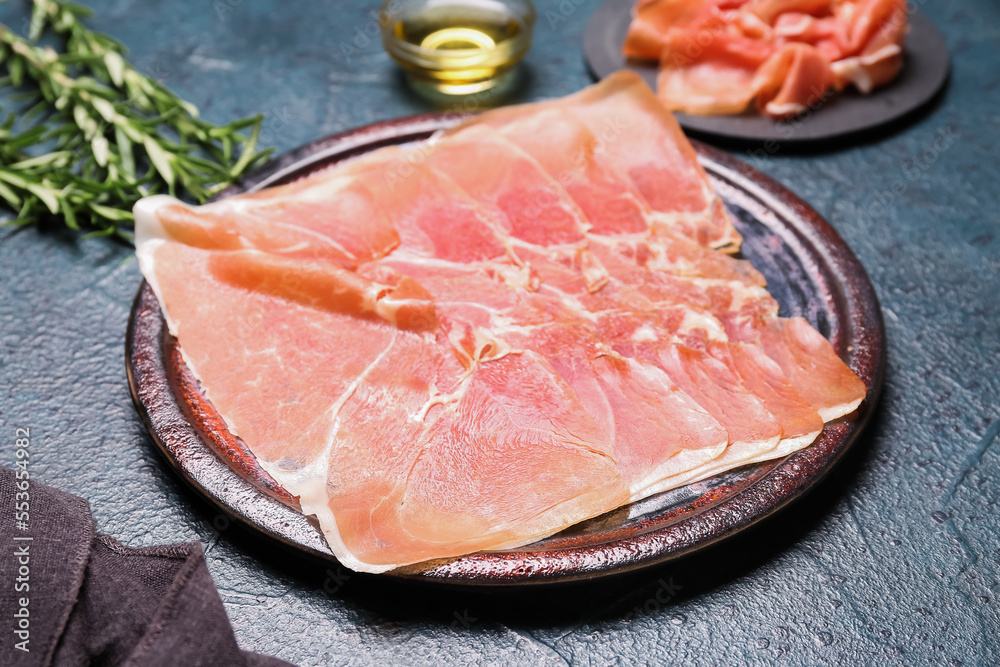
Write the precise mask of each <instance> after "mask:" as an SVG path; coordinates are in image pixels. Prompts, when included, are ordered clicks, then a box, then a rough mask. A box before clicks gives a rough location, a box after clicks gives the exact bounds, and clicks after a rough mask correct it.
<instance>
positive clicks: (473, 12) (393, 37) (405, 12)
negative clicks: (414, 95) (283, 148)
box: [383, 0, 534, 95]
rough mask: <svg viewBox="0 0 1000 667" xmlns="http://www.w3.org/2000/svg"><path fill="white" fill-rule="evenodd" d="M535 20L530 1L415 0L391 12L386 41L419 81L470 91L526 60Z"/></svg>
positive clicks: (480, 88) (490, 83)
mask: <svg viewBox="0 0 1000 667" xmlns="http://www.w3.org/2000/svg"><path fill="white" fill-rule="evenodd" d="M525 10H527V11H525ZM533 24H534V10H533V9H532V8H531V5H530V3H528V2H503V1H501V0H437V1H435V0H430V1H428V2H411V3H409V4H404V5H403V6H402V7H400V8H399V11H398V13H397V14H396V15H395V16H393V17H392V20H391V22H390V23H389V24H388V25H387V26H386V27H385V31H384V33H383V41H384V43H385V47H386V50H387V51H388V52H389V55H391V56H392V58H393V59H394V60H395V61H396V62H397V63H399V64H400V65H401V66H402V67H403V68H404V69H405V70H406V71H407V73H408V74H409V76H410V78H411V80H412V81H414V82H415V83H417V84H418V85H426V86H429V87H431V88H432V89H434V90H437V91H439V92H442V93H445V94H449V95H467V94H471V93H477V92H480V91H483V90H487V89H489V88H492V87H493V86H495V85H496V84H497V83H498V82H500V81H501V79H502V78H503V77H504V75H505V74H507V73H508V72H509V71H510V70H511V69H512V68H513V67H514V65H516V64H517V62H518V61H520V60H521V58H522V57H523V56H524V54H525V53H526V52H527V50H528V47H529V46H530V45H531V29H532V27H533Z"/></svg>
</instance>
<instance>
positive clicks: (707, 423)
mask: <svg viewBox="0 0 1000 667" xmlns="http://www.w3.org/2000/svg"><path fill="white" fill-rule="evenodd" d="M135 213H136V252H137V255H138V257H139V261H140V266H141V268H142V271H143V274H144V276H145V277H146V279H147V280H148V282H149V284H150V285H151V286H152V288H153V290H154V291H155V293H156V296H157V298H158V300H159V303H160V305H161V308H162V311H163V313H164V316H165V318H166V321H167V324H168V327H169V330H170V332H171V333H172V334H173V335H174V336H176V337H177V339H178V342H179V344H180V348H181V350H182V352H183V355H184V359H185V361H186V363H187V364H188V366H189V367H190V368H191V370H192V372H193V373H194V374H195V375H196V377H197V378H198V379H199V381H200V383H201V387H202V390H203V391H204V393H205V395H206V397H207V398H208V399H209V400H210V401H211V402H212V404H213V405H214V407H215V408H216V409H217V410H218V412H219V413H220V414H221V415H222V416H223V418H224V419H225V421H226V423H227V425H228V426H229V428H230V429H231V430H232V432H233V433H234V434H236V435H238V436H239V437H240V438H242V439H243V441H244V442H245V443H246V444H247V446H248V447H249V448H250V449H251V451H252V452H253V453H254V455H255V456H256V457H257V458H258V460H259V461H260V463H261V465H262V466H263V467H264V468H265V469H266V470H267V471H268V472H269V473H270V474H271V475H272V476H273V477H274V478H275V479H276V480H277V481H278V482H279V483H280V484H282V485H283V486H284V487H285V488H286V489H287V490H288V491H289V492H291V493H292V494H294V495H296V496H298V498H299V502H300V505H301V507H302V511H303V512H304V513H306V514H308V515H314V516H315V517H317V519H318V522H319V525H320V527H321V528H322V530H323V533H324V535H325V536H326V539H327V541H328V542H329V544H330V547H331V549H332V550H333V552H334V553H335V554H336V556H337V557H338V559H340V560H341V562H343V563H344V564H345V565H346V566H348V567H351V568H353V569H356V570H361V571H366V572H384V571H387V570H391V569H393V568H397V567H400V566H404V565H409V564H414V563H420V562H423V561H428V560H433V559H440V558H449V557H455V556H460V555H462V554H466V553H470V552H475V551H481V550H495V549H504V548H511V547H516V546H520V545H524V544H528V543H530V542H533V541H536V540H538V539H540V538H543V537H545V536H548V535H551V534H554V533H556V532H558V531H560V530H562V529H564V528H566V527H568V526H570V525H572V524H574V523H577V522H580V521H583V520H585V519H587V518H590V517H594V516H597V515H600V514H602V513H604V512H607V511H609V510H612V509H614V508H616V507H619V506H621V505H623V504H625V503H628V502H630V501H635V500H638V499H641V498H644V497H647V496H649V495H651V494H654V493H658V492H661V491H664V490H666V489H670V488H673V487H676V486H680V485H683V484H686V483H689V482H692V481H695V480H699V479H703V478H705V477H707V476H710V475H713V474H716V473H718V472H721V471H723V470H727V469H730V468H733V467H737V466H741V465H745V464H747V463H751V462H756V461H763V460H767V459H769V458H775V457H781V456H785V455H787V454H789V453H790V452H792V451H795V450H796V449H799V448H801V447H805V446H806V445H808V444H809V443H810V442H812V441H813V440H814V439H815V438H816V436H817V435H818V434H819V433H820V431H821V430H822V428H823V423H824V421H829V420H831V419H835V418H837V417H840V416H843V415H846V414H848V413H850V412H851V411H853V410H854V409H855V408H856V407H857V406H858V404H859V403H860V402H861V400H862V399H863V398H864V395H865V387H864V385H863V384H862V383H861V381H860V380H859V379H858V378H857V377H856V376H855V375H854V374H853V373H852V372H851V371H850V369H848V368H847V366H846V365H845V364H844V363H843V362H842V361H841V360H840V358H839V357H838V356H837V354H836V353H835V352H834V350H833V349H832V347H831V346H830V344H829V343H828V342H827V341H826V340H825V339H824V338H823V337H822V336H821V335H820V334H818V333H817V332H816V331H815V330H814V329H813V328H812V327H811V326H809V324H808V323H806V322H805V321H804V320H801V319H783V318H780V317H778V315H777V312H778V307H777V304H776V303H775V302H774V300H773V299H772V298H771V296H770V295H769V294H768V293H767V290H766V289H765V281H764V279H763V277H762V276H761V275H760V273H758V272H757V271H756V270H754V268H753V267H752V266H751V265H750V264H749V262H747V261H745V260H741V259H736V258H734V257H732V256H731V255H730V254H727V253H732V252H733V251H735V250H736V249H737V248H738V246H739V234H738V233H737V232H736V230H735V228H734V227H733V224H732V220H731V219H730V217H729V215H728V214H727V213H726V211H725V208H724V206H723V205H722V202H721V200H720V199H719V198H718V196H717V195H716V194H715V193H714V191H713V190H712V188H711V186H710V184H709V182H708V179H707V176H706V175H705V172H704V171H703V170H702V168H701V167H700V166H699V165H698V162H697V160H696V157H695V154H694V151H693V150H692V148H691V145H690V144H689V143H688V142H687V140H686V139H685V137H684V136H683V134H682V133H681V132H680V130H679V128H678V127H677V124H676V122H675V121H674V120H673V118H672V117H671V115H670V114H669V113H668V112H666V111H665V110H664V109H663V108H662V106H660V105H659V103H658V102H657V100H656V97H655V95H654V94H653V93H652V92H651V91H650V90H649V89H648V88H646V87H645V85H644V84H643V83H642V82H641V81H640V80H639V79H638V78H637V77H636V76H635V75H631V74H628V73H622V74H618V75H615V76H612V77H610V78H609V79H607V80H606V81H604V82H602V83H599V84H597V85H595V86H592V87H590V88H588V89H586V90H584V91H581V92H580V93H577V94H575V95H571V96H569V97H567V98H563V99H560V100H553V101H549V102H543V103H539V104H536V105H526V106H521V107H510V108H507V109H502V110H497V111H493V112H489V113H485V114H482V115H480V116H477V117H473V118H472V119H471V120H469V121H467V122H465V123H463V124H462V125H460V126H458V127H456V128H454V129H452V130H450V131H448V132H446V133H445V134H444V135H443V136H440V137H436V138H435V139H433V140H431V141H430V142H426V143H424V144H423V145H421V146H419V147H417V148H414V147H409V148H408V147H389V148H383V149H379V150H376V151H374V152H371V153H369V154H367V155H365V156H363V157H360V158H356V159H352V160H349V161H347V162H345V163H342V164H338V165H334V166H332V167H329V168H326V169H324V170H322V171H320V172H316V173H314V174H312V175H310V176H308V177H306V178H303V179H301V180H298V181H296V182H293V183H291V184H289V185H284V186H280V187H275V188H270V189H267V190H263V191H260V192H256V193H252V194H246V195H239V196H235V197H230V198H228V199H224V200H221V201H218V202H215V203H211V204H207V205H205V206H199V207H191V206H187V205H184V204H182V203H180V202H178V201H177V200H174V199H171V198H169V197H164V196H157V197H150V198H147V199H144V200H142V201H141V202H139V203H138V204H137V205H136V209H135Z"/></svg>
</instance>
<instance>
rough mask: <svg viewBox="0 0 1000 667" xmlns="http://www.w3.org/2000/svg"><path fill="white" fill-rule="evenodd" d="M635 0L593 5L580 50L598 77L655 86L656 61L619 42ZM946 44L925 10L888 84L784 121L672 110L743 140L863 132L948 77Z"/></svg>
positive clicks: (751, 114) (696, 127) (904, 112)
mask: <svg viewBox="0 0 1000 667" xmlns="http://www.w3.org/2000/svg"><path fill="white" fill-rule="evenodd" d="M633 5H635V0H607V2H605V3H604V4H602V5H601V6H600V7H598V8H597V11H596V12H594V15H593V16H592V17H591V19H590V22H589V23H588V24H587V31H586V32H585V33H584V38H583V53H584V57H585V59H586V61H587V65H588V67H589V68H590V71H591V73H592V74H593V75H594V76H595V77H597V78H598V79H603V78H604V77H606V76H608V75H609V74H612V73H614V72H617V71H618V70H620V69H625V68H628V69H631V70H634V71H636V72H638V73H639V74H641V75H642V77H643V79H645V80H646V83H648V84H649V86H650V87H651V88H652V89H653V90H656V74H657V65H656V63H655V62H651V61H639V60H629V59H627V58H625V56H624V55H622V48H621V47H622V44H623V43H624V42H625V35H626V33H627V32H628V26H629V22H630V21H631V18H632V17H631V11H632V6H633ZM948 68H949V65H948V47H947V45H946V44H945V41H944V36H943V35H942V34H941V32H940V31H939V30H938V29H937V27H935V25H934V23H933V22H932V21H931V20H930V18H929V17H928V16H927V14H926V13H925V12H923V11H919V10H918V11H916V12H914V13H913V14H912V15H911V17H910V32H909V34H908V35H907V36H906V48H905V62H904V64H903V70H902V71H901V72H900V73H899V76H897V77H896V79H895V80H894V81H892V82H891V83H890V84H888V85H886V86H884V87H881V88H877V89H876V90H875V91H873V92H872V94H870V95H862V94H861V93H859V92H858V91H856V90H855V89H854V88H848V89H846V90H844V91H842V92H841V93H838V94H836V95H834V96H833V97H831V98H830V99H829V100H827V101H826V102H824V103H823V104H822V105H821V106H820V107H819V108H817V109H816V110H815V111H811V112H806V114H804V115H802V116H800V117H798V118H793V119H790V120H785V121H778V122H776V121H773V120H771V119H770V118H766V117H764V116H761V115H760V114H758V113H756V111H755V110H754V109H750V110H748V111H746V112H745V113H743V114H740V115H737V116H692V115H688V114H682V113H679V114H676V116H677V120H678V121H679V122H680V124H681V125H682V126H683V127H684V129H685V130H688V131H695V132H700V133H703V134H706V135H714V136H718V137H724V138H727V139H738V140H745V141H758V142H764V141H771V142H789V143H804V142H817V141H825V140H830V139H834V138H837V137H844V136H847V135H852V134H858V133H862V132H864V131H866V130H872V129H874V128H878V127H881V126H884V125H887V124H889V123H892V122H893V121H898V120H900V119H903V118H905V117H907V116H909V115H910V114H912V113H914V112H916V111H918V110H919V109H921V108H922V107H924V106H926V105H927V104H928V103H929V102H931V100H933V99H934V96H935V95H936V94H937V93H938V92H939V91H940V90H941V88H942V87H943V86H944V85H945V83H946V82H947V80H948Z"/></svg>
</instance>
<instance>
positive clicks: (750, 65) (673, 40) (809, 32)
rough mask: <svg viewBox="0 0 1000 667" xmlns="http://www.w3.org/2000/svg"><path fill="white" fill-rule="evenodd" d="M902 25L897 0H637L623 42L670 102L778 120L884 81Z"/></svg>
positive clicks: (897, 65) (898, 63)
mask: <svg viewBox="0 0 1000 667" xmlns="http://www.w3.org/2000/svg"><path fill="white" fill-rule="evenodd" d="M907 23H908V21H907V7H906V3H905V2H904V0H749V1H743V0H732V1H729V0H639V2H638V3H637V4H636V5H635V7H634V9H633V19H632V23H631V25H630V27H629V31H628V35H627V36H626V39H625V43H624V45H623V47H622V50H623V53H624V54H625V55H626V56H628V57H633V58H644V59H647V60H656V61H659V64H660V71H659V75H658V84H657V88H658V94H659V96H660V98H661V99H662V100H663V102H664V104H665V105H666V106H667V108H669V109H671V110H675V111H683V112H685V113H690V114H703V115H713V114H739V113H742V112H743V111H744V110H746V109H747V108H748V107H750V105H751V103H754V102H755V104H756V107H757V108H758V109H759V110H760V112H761V113H763V114H764V115H766V116H769V117H771V118H774V119H782V118H789V117H792V116H796V115H799V114H801V113H803V112H805V111H806V110H807V109H809V108H814V107H815V105H817V104H819V103H821V101H822V100H824V99H825V98H826V96H827V95H828V94H830V92H831V91H834V90H840V89H842V88H844V87H845V86H848V85H853V86H855V87H856V88H857V89H858V90H859V91H861V92H862V93H869V92H871V91H872V89H874V88H875V87H877V86H881V85H885V84H886V83H888V82H890V81H891V80H893V79H894V78H895V77H896V75H897V74H898V73H899V70H900V69H901V67H902V63H903V57H902V48H903V39H904V36H905V34H906V30H907Z"/></svg>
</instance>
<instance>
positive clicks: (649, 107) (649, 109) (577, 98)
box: [460, 70, 741, 252]
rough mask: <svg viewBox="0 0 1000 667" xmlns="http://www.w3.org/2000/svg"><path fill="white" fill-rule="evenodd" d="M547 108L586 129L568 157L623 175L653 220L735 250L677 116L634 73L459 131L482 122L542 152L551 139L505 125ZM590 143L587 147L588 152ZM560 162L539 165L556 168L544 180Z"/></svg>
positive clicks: (494, 114) (486, 117)
mask: <svg viewBox="0 0 1000 667" xmlns="http://www.w3.org/2000/svg"><path fill="white" fill-rule="evenodd" d="M553 109H556V110H562V111H564V112H569V113H570V114H572V115H573V116H574V117H576V118H577V119H578V120H579V121H580V122H582V123H583V124H584V125H585V126H586V127H587V129H588V130H589V132H590V134H589V135H586V134H582V133H577V135H576V140H575V144H576V145H575V147H574V148H573V149H572V150H573V151H574V153H578V152H580V153H582V154H583V155H584V156H585V157H584V159H587V156H590V155H592V156H593V159H594V161H595V162H596V163H598V165H599V167H600V169H601V171H602V173H609V174H613V173H617V174H621V175H622V177H624V178H627V179H628V180H629V181H630V182H631V185H632V187H633V188H634V190H635V191H636V192H638V193H639V194H640V195H641V197H642V198H643V199H644V200H645V202H646V205H647V206H648V208H649V209H651V210H652V212H653V216H652V217H653V220H654V221H656V222H658V223H659V224H660V225H661V226H666V227H669V228H670V229H672V230H673V231H674V233H677V234H680V235H682V236H685V237H686V238H689V239H691V240H693V241H694V242H696V243H698V244H699V245H703V246H706V247H711V248H715V249H719V250H723V251H726V252H736V251H737V250H738V249H739V245H740V240H741V239H740V235H739V233H737V231H736V229H735V227H733V224H732V220H731V219H730V217H729V214H728V213H727V212H726V210H725V206H724V205H723V203H722V200H721V199H719V197H718V196H717V195H716V194H715V192H714V190H713V188H712V186H711V184H710V183H709V181H708V176H707V175H706V173H705V171H704V169H702V168H701V165H700V164H699V163H698V158H697V155H696V154H695V152H694V148H693V147H692V146H691V143H690V142H689V141H688V139H687V137H685V136H684V133H683V132H682V131H681V128H680V126H679V125H678V124H677V121H676V119H674V117H673V116H672V115H671V114H670V113H669V112H668V111H667V110H665V109H664V108H663V105H662V104H661V103H660V102H659V101H658V100H657V98H656V95H655V94H653V92H652V91H651V90H650V89H649V87H648V86H646V84H645V83H644V82H643V81H642V79H641V78H640V77H639V75H638V74H635V73H634V72H630V71H627V70H623V71H621V72H616V73H615V74H612V75H611V76H609V77H607V78H605V79H604V80H603V81H601V82H599V83H597V84H595V85H593V86H590V87H589V88H585V89H584V90H582V91H580V92H578V93H575V94H573V95H570V96H568V97H565V98H562V99H559V100H553V101H549V102H539V103H536V104H528V105H523V106H519V107H506V108H502V109H495V110H492V111H488V112H486V113H484V114H481V115H480V116H478V117H475V118H473V119H472V120H471V121H468V123H467V124H466V126H468V125H474V124H479V125H482V124H485V125H491V126H493V127H496V128H498V129H500V130H501V131H502V132H504V133H505V134H506V133H511V134H515V133H516V134H517V135H518V142H519V143H520V144H522V145H523V144H527V143H529V142H530V143H531V144H532V146H533V147H532V148H530V149H528V150H529V152H543V151H546V150H547V146H548V144H549V143H550V141H551V140H550V139H549V138H548V137H547V136H546V135H545V134H542V135H535V136H534V137H532V136H528V135H526V134H524V133H523V128H518V127H515V128H511V129H508V127H509V126H511V125H514V124H517V123H519V122H521V121H523V119H524V118H528V117H533V116H534V115H535V114H538V113H541V112H542V111H550V110H553ZM460 129H461V128H460ZM591 136H592V137H593V140H594V141H596V144H593V143H592V140H591V138H590V137H591ZM570 145H572V144H570ZM590 146H593V149H592V150H589V152H588V147H590ZM560 159H561V160H562V161H563V162H562V163H557V159H555V158H553V159H552V160H548V161H545V162H546V164H548V165H549V167H551V168H553V169H554V170H555V171H550V172H549V176H550V177H552V178H554V179H555V180H557V181H561V180H562V179H563V178H564V177H566V173H567V172H566V169H565V168H560V167H559V166H558V164H564V163H565V160H566V159H567V158H566V157H565V156H563V158H560ZM553 165H556V166H553ZM666 183H669V184H670V185H669V187H668V186H665V185H664V184H666ZM609 203H610V202H609ZM585 205H586V206H587V208H589V209H590V210H592V211H594V210H598V209H595V205H596V202H593V201H591V202H589V203H587V204H585ZM615 205H616V206H617V205H618V204H617V203H616V204H615ZM592 224H594V223H592ZM596 224H598V225H599V226H600V227H599V228H598V229H602V228H603V229H604V231H603V232H602V233H608V230H609V229H608V228H609V227H610V225H609V224H608V223H603V222H598V223H596ZM626 231H628V230H627V229H624V228H623V229H621V230H620V232H621V233H624V232H626Z"/></svg>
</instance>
